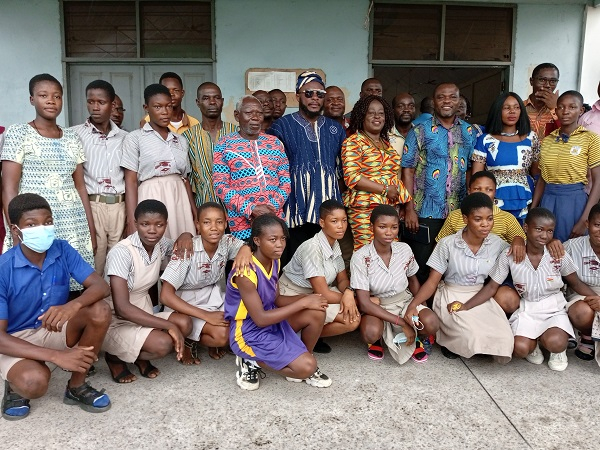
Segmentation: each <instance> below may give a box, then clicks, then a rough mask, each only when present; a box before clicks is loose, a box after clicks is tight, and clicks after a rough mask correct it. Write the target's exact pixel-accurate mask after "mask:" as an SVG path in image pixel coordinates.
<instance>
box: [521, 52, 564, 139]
mask: <svg viewBox="0 0 600 450" xmlns="http://www.w3.org/2000/svg"><path fill="white" fill-rule="evenodd" d="M558 77H559V71H558V67H556V66H555V65H554V64H552V63H543V64H540V65H539V66H537V67H536V68H535V69H533V74H532V75H531V78H530V79H529V83H530V84H531V87H532V88H533V92H532V93H531V95H530V96H529V97H528V98H527V99H526V100H525V109H526V111H527V115H528V116H529V120H530V121H531V129H532V130H533V131H535V132H536V133H537V135H538V138H539V139H540V142H541V141H542V139H544V137H545V136H547V135H548V134H550V133H551V132H552V131H554V130H555V129H557V128H558V127H559V126H560V125H559V124H558V122H557V120H558V118H557V117H556V114H555V112H554V109H555V108H556V100H557V99H558V91H557V90H556V85H557V84H558Z"/></svg>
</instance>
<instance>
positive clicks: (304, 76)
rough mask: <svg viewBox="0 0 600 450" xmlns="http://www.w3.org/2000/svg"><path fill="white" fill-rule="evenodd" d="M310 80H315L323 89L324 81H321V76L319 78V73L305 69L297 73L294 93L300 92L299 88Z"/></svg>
mask: <svg viewBox="0 0 600 450" xmlns="http://www.w3.org/2000/svg"><path fill="white" fill-rule="evenodd" d="M311 81H316V82H317V83H319V84H320V85H321V86H323V89H325V82H324V81H323V78H321V75H319V74H318V73H317V72H313V71H312V70H305V71H304V72H302V73H301V74H300V75H298V81H297V82H296V93H298V92H300V88H301V87H302V86H304V85H305V84H306V83H310V82H311Z"/></svg>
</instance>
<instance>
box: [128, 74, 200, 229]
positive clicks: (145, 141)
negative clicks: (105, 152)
mask: <svg viewBox="0 0 600 450" xmlns="http://www.w3.org/2000/svg"><path fill="white" fill-rule="evenodd" d="M144 102H145V104H144V109H145V110H146V112H147V113H148V116H149V118H150V121H149V122H148V123H146V124H145V125H144V126H143V128H141V129H140V130H135V131H132V132H131V133H129V134H128V135H127V136H126V137H125V139H124V140H123V145H122V149H123V155H122V157H121V167H122V168H123V169H124V171H125V192H127V196H126V197H125V209H126V212H127V234H128V235H129V234H133V233H135V231H136V226H135V220H134V211H135V208H136V206H137V205H138V203H139V202H141V201H142V200H146V199H156V200H159V201H161V202H162V203H164V204H165V205H166V207H167V211H168V212H169V227H168V228H167V231H166V233H165V235H166V237H168V238H170V239H177V238H178V237H179V236H180V235H181V234H182V233H184V232H188V233H191V234H192V235H193V234H194V232H195V230H196V227H195V225H194V223H195V221H196V203H195V201H194V195H193V193H192V188H191V187H190V183H189V182H188V175H189V173H190V171H191V166H190V161H189V157H188V143H187V141H186V140H185V139H184V138H183V137H181V136H180V135H178V134H176V133H173V132H172V131H171V130H169V128H168V126H169V120H170V116H171V112H172V110H173V105H172V103H171V94H170V93H169V89H167V88H166V87H165V86H163V85H161V84H151V85H150V86H148V87H147V88H146V89H144ZM138 185H139V187H138Z"/></svg>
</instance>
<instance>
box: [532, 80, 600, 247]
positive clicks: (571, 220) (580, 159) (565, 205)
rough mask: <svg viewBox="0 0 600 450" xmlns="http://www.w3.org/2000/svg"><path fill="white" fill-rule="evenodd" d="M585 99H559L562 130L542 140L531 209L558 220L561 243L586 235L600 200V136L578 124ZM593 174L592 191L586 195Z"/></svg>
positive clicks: (565, 96) (573, 94)
mask: <svg viewBox="0 0 600 450" xmlns="http://www.w3.org/2000/svg"><path fill="white" fill-rule="evenodd" d="M583 112H584V109H583V97H582V95H581V94H580V93H579V92H577V91H567V92H564V93H563V94H561V96H560V97H558V102H557V106H556V114H557V115H558V119H559V120H560V128H559V129H557V130H554V131H553V132H552V133H550V134H549V135H548V136H546V137H545V138H544V140H543V141H542V148H541V153H540V163H539V166H540V170H541V172H542V175H541V177H540V178H539V179H538V182H537V185H536V187H535V192H534V194H533V201H532V203H531V207H532V208H535V207H536V206H542V207H544V208H547V209H549V210H550V211H552V213H553V214H554V216H555V217H556V228H555V230H554V237H556V238H557V239H559V240H560V241H561V242H564V241H566V240H567V239H569V238H575V237H579V236H582V235H584V234H585V233H586V231H587V230H586V228H585V221H586V220H587V217H588V215H589V213H590V210H591V209H592V206H594V205H595V204H596V203H598V201H599V200H600V136H598V135H597V134H596V133H593V132H591V131H589V130H586V129H585V128H584V127H582V126H580V125H578V124H577V120H578V119H579V117H580V116H581V115H582V114H583ZM588 169H589V170H590V171H591V177H592V189H591V191H590V193H589V195H588V194H587V193H586V192H585V185H586V184H587V183H588V177H587V175H588Z"/></svg>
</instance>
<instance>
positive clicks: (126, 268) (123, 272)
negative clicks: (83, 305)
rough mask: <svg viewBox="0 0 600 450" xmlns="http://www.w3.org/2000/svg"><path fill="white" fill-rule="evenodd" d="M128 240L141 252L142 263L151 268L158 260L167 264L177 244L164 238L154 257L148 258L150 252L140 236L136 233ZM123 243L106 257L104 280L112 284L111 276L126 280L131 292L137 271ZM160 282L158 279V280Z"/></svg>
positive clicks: (119, 243) (157, 245)
mask: <svg viewBox="0 0 600 450" xmlns="http://www.w3.org/2000/svg"><path fill="white" fill-rule="evenodd" d="M127 239H129V240H130V241H131V244H132V246H133V247H135V249H136V250H137V251H139V253H140V256H141V257H142V261H144V264H145V265H146V266H149V265H150V264H152V263H153V262H154V261H156V258H160V259H161V260H162V261H163V264H166V263H167V262H168V261H169V258H170V257H171V254H172V253H173V246H174V245H175V242H174V241H173V240H171V239H169V238H166V237H163V238H162V239H161V240H160V241H158V244H156V245H155V246H154V251H153V252H152V256H151V257H150V256H148V252H147V251H146V249H145V248H144V246H143V244H142V241H141V240H140V236H139V234H138V232H137V231H136V232H135V233H133V234H132V235H130V236H128V237H127ZM122 242H123V241H121V242H118V243H117V244H116V245H115V246H114V247H113V248H112V249H111V250H110V251H109V252H108V255H107V256H106V268H105V269H104V273H105V275H104V278H105V279H106V281H107V282H108V283H110V276H111V275H116V276H118V277H120V278H123V279H124V280H127V287H128V288H129V290H130V291H131V290H132V289H133V284H134V281H135V271H134V269H135V268H134V265H133V257H132V256H131V253H130V252H129V249H128V248H127V247H126V246H125V245H123V244H122ZM156 281H158V279H157V280H156Z"/></svg>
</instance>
